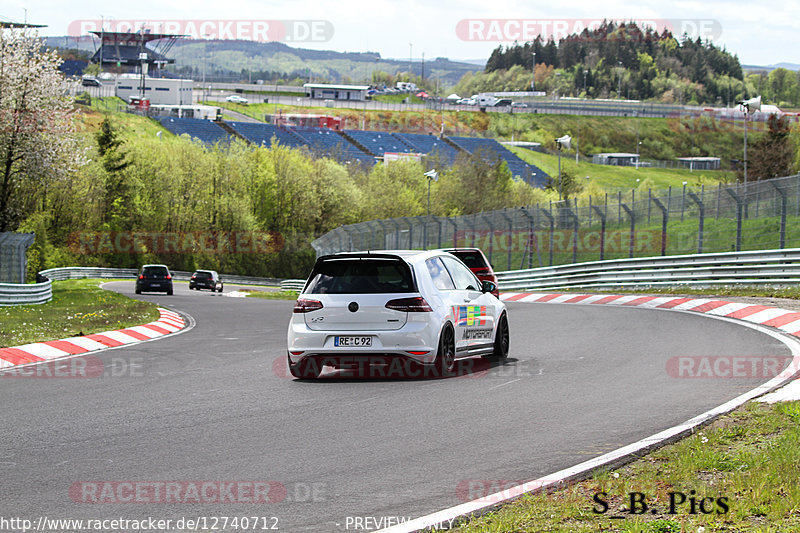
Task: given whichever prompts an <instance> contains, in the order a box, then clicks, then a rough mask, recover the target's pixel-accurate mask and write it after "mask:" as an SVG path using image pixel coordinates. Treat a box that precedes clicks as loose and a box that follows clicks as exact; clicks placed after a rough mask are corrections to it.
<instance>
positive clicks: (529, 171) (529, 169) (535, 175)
mask: <svg viewBox="0 0 800 533" xmlns="http://www.w3.org/2000/svg"><path fill="white" fill-rule="evenodd" d="M448 139H449V140H450V141H452V142H454V143H455V144H456V145H457V146H459V147H461V148H463V149H464V150H466V151H467V152H469V153H471V154H474V153H475V152H478V151H480V152H482V153H483V154H484V155H485V156H487V155H488V156H490V157H491V156H492V154H496V155H497V156H498V157H500V158H501V159H502V160H503V161H505V162H506V163H507V164H508V169H509V170H510V171H511V174H512V175H514V176H519V177H520V178H521V179H523V180H525V181H526V182H527V183H529V184H531V185H533V186H534V187H543V186H544V184H545V180H546V179H547V174H545V172H544V171H543V170H542V169H540V168H539V167H537V166H536V165H531V164H529V163H526V162H525V161H523V160H522V159H520V158H519V157H517V156H516V154H514V153H513V152H512V151H511V150H509V149H508V148H506V147H505V146H503V145H502V144H500V143H499V142H497V141H496V140H494V139H484V138H481V137H448Z"/></svg>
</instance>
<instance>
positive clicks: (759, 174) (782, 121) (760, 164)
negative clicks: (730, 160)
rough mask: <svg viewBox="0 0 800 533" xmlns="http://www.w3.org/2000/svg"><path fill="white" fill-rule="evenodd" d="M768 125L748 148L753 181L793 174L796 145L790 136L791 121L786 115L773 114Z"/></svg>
mask: <svg viewBox="0 0 800 533" xmlns="http://www.w3.org/2000/svg"><path fill="white" fill-rule="evenodd" d="M767 125H768V128H769V129H768V130H767V132H766V133H765V134H764V135H762V136H761V137H760V138H759V139H757V140H756V141H755V142H753V143H752V144H751V145H750V147H749V149H748V154H747V155H748V157H747V158H748V160H749V161H748V163H747V179H748V180H751V181H758V180H766V179H770V178H780V177H783V176H789V175H791V174H792V170H793V169H792V167H793V166H794V164H793V159H794V147H793V145H792V141H791V138H790V136H789V135H790V131H791V130H790V126H789V121H788V120H787V119H786V117H783V116H781V117H778V116H777V115H774V114H773V115H770V117H769V119H768V120H767ZM742 172H743V170H742ZM743 177H744V176H743V174H742V176H741V178H743Z"/></svg>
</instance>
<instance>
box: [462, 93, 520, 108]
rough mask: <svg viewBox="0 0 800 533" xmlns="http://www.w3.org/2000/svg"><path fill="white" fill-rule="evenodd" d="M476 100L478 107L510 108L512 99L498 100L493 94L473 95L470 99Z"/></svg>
mask: <svg viewBox="0 0 800 533" xmlns="http://www.w3.org/2000/svg"><path fill="white" fill-rule="evenodd" d="M470 99H471V100H475V102H476V105H479V106H481V107H503V106H510V105H511V99H510V98H497V97H495V96H494V95H493V94H492V93H481V94H473V95H472V97H471V98H470Z"/></svg>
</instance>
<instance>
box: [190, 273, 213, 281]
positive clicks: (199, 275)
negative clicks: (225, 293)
mask: <svg viewBox="0 0 800 533" xmlns="http://www.w3.org/2000/svg"><path fill="white" fill-rule="evenodd" d="M194 277H196V278H200V279H210V278H211V272H195V273H194Z"/></svg>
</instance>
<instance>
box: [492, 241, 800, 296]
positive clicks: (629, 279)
mask: <svg viewBox="0 0 800 533" xmlns="http://www.w3.org/2000/svg"><path fill="white" fill-rule="evenodd" d="M496 275H497V280H498V285H499V288H500V290H502V291H520V290H556V289H592V288H595V289H597V288H603V289H615V288H630V287H636V288H642V287H648V286H653V287H663V286H676V285H691V286H714V285H717V286H718V285H730V284H736V285H788V284H798V283H800V248H792V249H785V250H763V251H750V252H724V253H714V254H694V255H672V256H657V257H643V258H635V259H615V260H610V261H594V262H589V263H577V264H569V265H560V266H553V267H543V268H532V269H526V270H512V271H506V272H497V273H496Z"/></svg>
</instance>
